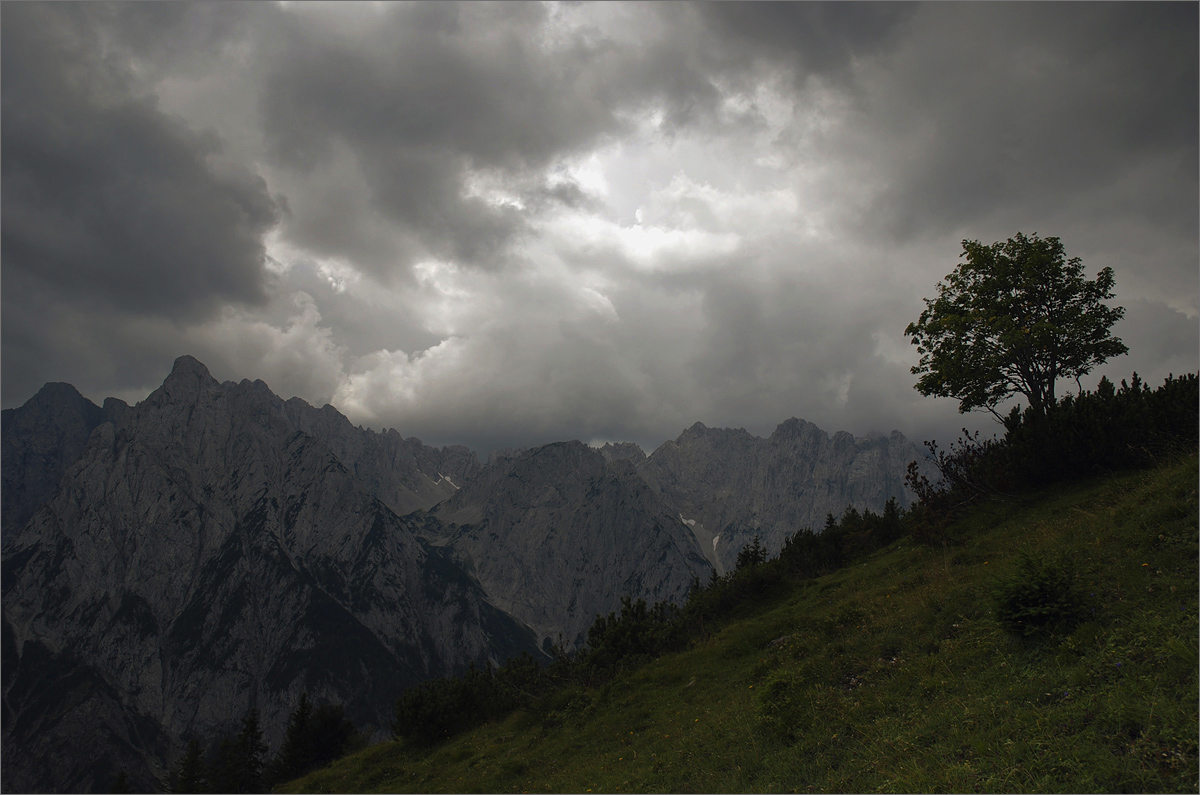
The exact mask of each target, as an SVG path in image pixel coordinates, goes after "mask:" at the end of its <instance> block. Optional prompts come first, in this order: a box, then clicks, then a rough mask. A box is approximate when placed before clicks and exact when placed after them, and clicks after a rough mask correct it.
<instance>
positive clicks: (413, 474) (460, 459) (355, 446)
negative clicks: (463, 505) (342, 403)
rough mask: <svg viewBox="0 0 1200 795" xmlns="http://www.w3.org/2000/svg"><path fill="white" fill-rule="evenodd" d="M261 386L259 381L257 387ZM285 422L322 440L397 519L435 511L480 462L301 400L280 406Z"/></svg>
mask: <svg viewBox="0 0 1200 795" xmlns="http://www.w3.org/2000/svg"><path fill="white" fill-rule="evenodd" d="M257 383H261V382H257ZM284 411H285V413H286V414H287V416H288V419H289V420H290V421H291V422H292V423H293V424H294V425H295V426H296V427H297V428H299V429H300V430H303V431H304V432H305V433H308V434H310V435H312V436H314V437H316V438H317V439H320V440H321V441H322V442H324V443H325V445H326V446H327V447H329V449H330V451H331V452H332V453H333V454H334V455H335V456H337V458H338V460H339V461H341V462H342V463H343V464H344V465H345V466H346V467H347V468H349V469H350V471H351V472H353V473H354V476H355V477H356V478H358V480H359V482H360V483H361V484H362V485H363V486H364V487H365V488H367V489H368V490H369V491H370V492H371V493H372V494H374V495H375V496H377V497H378V498H379V499H380V500H382V501H383V503H384V504H385V505H387V506H388V507H389V508H391V509H392V510H393V511H394V512H396V513H397V514H399V515H401V516H403V515H404V514H407V513H412V512H413V511H416V510H424V509H428V508H431V507H433V506H434V505H436V504H437V503H439V502H441V501H442V500H444V499H446V498H447V497H449V496H450V495H451V494H453V493H454V492H455V491H456V490H457V488H458V485H459V484H461V483H462V482H463V481H465V480H466V479H467V478H469V477H471V476H473V475H474V474H476V473H477V472H478V471H479V469H480V464H479V458H478V457H477V456H476V455H475V453H474V452H472V451H471V450H470V448H467V447H464V446H462V445H454V446H451V447H443V448H441V449H440V450H439V449H437V448H434V447H430V446H428V445H426V444H423V443H422V442H421V440H420V439H417V438H415V437H410V438H408V439H405V438H403V437H401V436H400V434H399V433H397V432H396V430H395V429H392V428H389V429H387V430H386V431H384V432H383V433H376V432H375V431H372V430H369V429H366V428H363V427H361V426H359V427H355V426H353V425H351V424H350V421H349V420H348V419H346V418H345V417H344V416H343V415H342V414H341V413H340V412H339V411H338V410H337V409H335V408H334V407H333V406H329V405H326V406H324V407H323V408H321V409H315V408H313V407H312V406H310V405H308V404H307V403H305V402H304V401H303V400H300V399H299V398H292V399H291V400H289V401H287V403H286V404H284Z"/></svg>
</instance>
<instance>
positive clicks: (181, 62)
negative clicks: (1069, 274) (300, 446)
mask: <svg viewBox="0 0 1200 795" xmlns="http://www.w3.org/2000/svg"><path fill="white" fill-rule="evenodd" d="M0 17H2V19H0V37H2V42H0V45H2V46H0V58H2V64H0V67H2V70H0V76H2V77H0V80H2V85H0V101H2V105H3V107H2V115H0V125H2V129H0V155H2V164H0V190H2V207H0V218H2V251H0V258H2V263H0V276H2V289H0V299H2V314H0V318H2V336H0V342H2V352H0V364H2V380H0V386H2V397H3V405H4V406H5V407H11V406H16V405H20V404H21V403H23V402H24V401H25V400H27V399H28V398H29V397H30V396H31V395H33V393H34V392H36V391H37V389H38V388H39V387H40V386H41V385H42V384H43V383H44V382H46V381H68V382H70V383H73V384H75V385H76V386H77V387H78V388H79V389H80V390H81V391H82V392H83V393H84V394H85V395H87V396H88V397H90V398H91V399H93V400H95V401H97V402H98V401H100V400H102V399H103V398H104V397H106V396H109V395H115V396H118V397H121V398H124V399H126V400H128V401H130V402H131V403H132V402H136V401H137V400H140V399H142V398H144V397H145V396H146V395H147V394H148V393H149V392H150V391H151V390H152V389H153V388H155V387H156V386H157V385H158V384H159V383H161V381H162V379H163V378H164V377H165V376H166V374H167V373H168V372H169V370H170V366H171V362H172V361H173V360H174V359H175V357H177V356H179V355H181V354H185V353H187V354H191V355H193V356H195V357H197V358H198V359H200V360H201V361H202V362H204V363H206V364H207V365H208V367H209V369H210V370H211V371H212V373H213V375H214V376H216V377H217V378H218V379H221V380H225V379H233V380H240V379H242V378H250V379H255V378H261V379H263V380H264V381H266V382H267V383H268V384H269V385H270V386H271V388H272V389H273V390H274V391H275V392H276V393H278V394H280V395H282V396H283V397H290V396H293V395H297V396H300V397H302V398H304V399H305V400H307V401H309V402H310V403H313V404H314V405H317V406H320V405H322V404H324V403H327V402H328V403H332V404H333V405H334V406H336V407H337V408H338V409H340V410H341V411H342V412H343V413H345V414H346V415H347V416H349V417H350V419H351V420H352V421H354V422H355V423H360V424H364V425H367V426H369V427H373V428H378V429H382V428H384V427H394V428H396V429H397V430H399V431H400V433H402V434H403V435H404V436H419V437H420V438H421V439H423V440H424V441H426V442H427V443H433V444H448V443H456V442H457V443H465V444H469V445H471V446H473V447H475V448H476V449H477V450H479V451H481V452H483V453H486V452H487V451H488V450H490V449H494V448H498V447H506V446H518V447H524V446H530V445H536V444H543V443H546V442H551V441H557V440H563V439H576V438H577V439H582V440H583V441H587V442H593V443H598V442H603V441H605V440H630V441H636V442H639V443H640V444H642V445H643V447H645V448H647V450H649V449H652V448H654V447H655V446H657V445H658V444H660V443H661V442H662V441H664V440H666V439H668V438H674V437H675V436H676V435H678V433H679V432H680V431H681V430H682V429H683V428H685V427H687V426H689V425H691V424H692V423H693V422H695V421H697V420H699V421H702V422H704V423H705V424H707V425H710V426H730V427H744V428H746V429H748V430H749V431H751V432H752V433H756V434H759V435H766V434H768V433H770V431H771V430H772V429H773V428H774V427H775V426H776V425H777V424H778V423H779V422H781V421H782V420H784V419H786V418H788V417H791V416H798V417H801V418H804V419H807V420H810V421H812V422H815V423H817V424H818V425H820V426H821V427H823V428H825V429H826V430H829V431H831V432H832V431H835V430H848V431H850V432H852V433H854V434H857V435H866V434H869V433H876V432H883V433H887V432H889V431H891V430H893V429H898V430H900V431H902V432H903V433H905V434H906V435H908V436H909V437H911V438H913V439H914V440H921V439H926V438H933V437H937V438H942V439H948V438H952V436H953V434H954V432H955V431H956V430H957V429H958V428H959V427H961V426H962V425H964V424H966V425H967V426H968V427H971V428H983V429H985V430H986V431H987V432H988V433H991V432H992V431H994V430H996V426H995V423H994V421H993V420H992V419H991V418H990V416H989V415H987V414H986V413H977V414H972V415H967V416H962V415H959V414H958V413H957V403H956V401H953V400H950V399H938V400H935V399H933V398H925V397H922V396H921V395H919V394H918V393H917V392H916V391H915V390H914V389H913V388H912V387H913V383H914V382H915V376H913V375H912V374H911V373H910V372H909V368H910V367H911V366H912V365H913V364H915V363H916V360H917V354H916V350H915V348H914V347H913V346H911V345H910V344H909V342H908V340H907V339H906V338H905V336H904V334H903V330H904V328H905V326H906V325H907V324H908V323H909V322H911V321H913V320H915V319H916V318H917V316H918V315H919V314H920V312H921V310H922V309H923V307H924V304H923V302H922V298H923V297H927V296H931V295H933V293H934V288H935V285H936V284H937V282H938V280H939V279H941V278H943V277H944V276H945V275H946V274H948V273H949V272H950V271H951V270H952V269H953V268H954V267H955V265H956V264H957V262H958V261H959V255H960V254H961V252H962V240H963V239H964V238H966V239H972V240H982V241H983V242H985V243H991V242H994V241H997V240H1005V239H1007V238H1009V237H1011V236H1013V235H1014V234H1015V233H1017V232H1018V231H1020V232H1024V233H1026V234H1035V233H1036V234H1039V235H1041V236H1042V237H1048V236H1057V237H1059V238H1061V239H1062V242H1063V244H1064V246H1065V247H1066V251H1067V254H1068V256H1078V257H1081V258H1082V259H1083V262H1084V266H1085V269H1086V271H1087V273H1088V275H1089V277H1094V276H1095V274H1096V273H1097V272H1098V270H1099V269H1100V268H1102V267H1106V266H1108V267H1112V268H1113V270H1114V271H1115V274H1116V299H1115V301H1114V303H1119V304H1120V305H1122V306H1124V307H1125V308H1126V316H1125V318H1124V319H1123V320H1122V321H1121V322H1120V323H1119V324H1118V325H1117V326H1116V328H1115V329H1114V331H1115V333H1116V334H1117V335H1118V336H1120V337H1121V338H1122V339H1123V340H1124V341H1125V342H1126V344H1127V345H1128V346H1129V348H1130V353H1129V355H1127V356H1124V357H1120V358H1118V359H1114V360H1112V361H1111V362H1109V363H1108V364H1107V365H1106V366H1104V367H1103V368H1102V369H1100V370H1097V371H1096V372H1095V373H1093V374H1092V376H1090V377H1089V378H1088V379H1087V380H1086V381H1085V383H1084V386H1085V387H1092V386H1094V384H1095V381H1096V380H1098V378H1099V376H1100V375H1101V374H1102V373H1103V374H1108V375H1109V376H1110V377H1111V378H1114V380H1119V379H1120V378H1122V377H1125V378H1127V377H1129V375H1130V374H1131V373H1132V372H1133V371H1134V370H1136V371H1138V373H1139V374H1141V375H1142V376H1143V377H1144V378H1145V379H1147V380H1148V381H1149V382H1150V383H1151V384H1157V383H1161V380H1162V379H1163V378H1165V377H1166V375H1167V374H1168V373H1170V372H1174V373H1181V372H1191V371H1195V370H1196V369H1197V360H1198V356H1200V351H1198V348H1200V344H1198V339H1200V326H1198V322H1197V311H1198V302H1200V289H1198V272H1200V252H1198V237H1200V228H1198V220H1197V219H1198V218H1200V201H1198V196H1200V188H1198V184H1197V182H1198V174H1200V163H1198V151H1200V143H1198V142H1200V130H1198V122H1197V119H1198V117H1200V111H1198V106H1197V105H1198V103H1197V97H1198V96H1200V83H1198V62H1200V54H1198V47H1197V42H1198V19H1197V5H1196V4H1195V3H1167V4H1156V3H1094V4H1093V3H1063V4H1050V3H1001V4H983V3H964V4H955V3H935V4H927V5H926V4H917V5H909V4H902V3H884V4H878V5H875V4H858V3H830V4H824V3H766V4H757V3H725V4H688V3H683V4H678V3H665V2H664V3H648V4H640V3H594V4H593V3H498V4H458V3H449V2H439V3H410V4H398V3H396V4H393V3H363V4H351V3H337V4H334V5H323V4H313V3H122V4H105V3H86V4H74V3H57V2H56V3H5V4H4V5H3V7H2V9H0Z"/></svg>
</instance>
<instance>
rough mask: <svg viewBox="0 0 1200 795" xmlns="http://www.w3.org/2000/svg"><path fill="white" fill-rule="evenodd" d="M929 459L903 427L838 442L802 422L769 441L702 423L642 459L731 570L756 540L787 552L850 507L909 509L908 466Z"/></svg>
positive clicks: (783, 427)
mask: <svg viewBox="0 0 1200 795" xmlns="http://www.w3.org/2000/svg"><path fill="white" fill-rule="evenodd" d="M926 460H927V459H926V456H925V454H924V453H922V452H921V451H920V450H919V449H918V448H917V446H916V445H914V444H913V443H912V442H910V441H908V440H907V439H905V438H904V436H903V435H902V434H900V433H899V432H896V431H893V432H892V434H891V435H890V436H886V437H873V438H871V437H868V438H855V437H853V436H851V435H850V434H848V433H845V432H839V433H836V434H834V435H833V436H832V437H830V436H829V434H827V433H826V432H825V431H823V430H821V429H820V428H818V427H817V426H816V425H813V424H812V423H811V422H805V421H804V420H798V419H795V418H793V419H790V420H787V421H786V422H783V423H781V424H780V425H779V427H778V428H776V429H775V431H774V433H772V434H771V435H770V437H768V438H766V439H763V438H761V437H757V436H752V435H751V434H749V433H747V432H746V431H745V430H744V429H741V428H738V429H732V428H708V427H705V426H704V425H703V424H702V423H699V422H697V423H696V424H695V425H693V426H692V427H690V428H688V429H687V430H685V431H684V432H683V433H681V434H680V435H679V437H678V438H677V439H675V440H674V441H668V442H665V443H664V444H662V445H661V446H660V447H659V448H658V449H657V450H655V451H654V452H653V453H651V455H650V456H649V457H648V458H647V459H645V460H644V461H642V462H640V463H639V464H638V472H639V474H641V475H642V477H643V478H645V479H646V481H647V482H648V483H649V484H650V485H651V486H652V487H653V488H654V489H655V490H656V491H658V492H659V494H660V495H661V496H662V498H663V500H664V501H665V502H666V503H668V504H669V505H672V506H674V507H675V509H676V510H678V511H679V512H680V513H681V514H682V518H683V519H684V521H686V522H688V523H689V524H691V526H692V529H693V531H694V532H695V533H696V535H697V538H699V539H701V541H702V542H707V544H708V545H709V547H707V548H706V552H707V553H708V554H709V555H710V558H711V559H713V560H714V563H716V564H718V565H719V566H720V568H721V570H722V571H731V570H732V569H733V568H734V564H735V562H736V560H737V554H738V552H739V551H740V550H741V548H742V547H743V546H745V545H746V543H747V542H749V541H750V540H751V538H752V537H753V536H755V535H758V536H759V537H760V538H761V540H762V542H763V543H764V545H765V546H766V547H767V549H769V550H771V551H772V552H778V551H779V549H780V547H782V546H783V541H784V538H785V537H786V536H787V535H788V534H790V533H795V532H797V531H799V530H802V529H804V528H809V529H812V530H816V531H819V530H820V529H821V528H822V527H823V526H824V524H825V517H826V516H827V515H828V514H830V513H832V514H833V515H834V516H835V517H836V516H841V514H842V511H843V510H845V508H846V506H847V505H854V506H855V507H856V508H858V509H859V510H862V509H870V510H873V511H875V512H877V513H878V512H880V511H882V510H883V506H884V503H886V502H887V501H888V500H889V499H892V498H894V499H895V500H896V501H897V503H898V504H899V506H900V507H902V508H903V507H907V506H908V505H909V502H910V500H911V498H912V497H911V494H910V493H909V492H908V491H907V489H906V488H905V486H904V473H905V469H906V467H907V466H908V463H909V462H910V461H918V462H920V463H921V465H922V466H923V467H925V466H927V465H926V463H925V462H926Z"/></svg>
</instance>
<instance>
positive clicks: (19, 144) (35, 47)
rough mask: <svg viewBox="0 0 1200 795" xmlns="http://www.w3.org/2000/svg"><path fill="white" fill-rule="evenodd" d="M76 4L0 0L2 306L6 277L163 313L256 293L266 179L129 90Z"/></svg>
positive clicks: (267, 202)
mask: <svg viewBox="0 0 1200 795" xmlns="http://www.w3.org/2000/svg"><path fill="white" fill-rule="evenodd" d="M85 11H86V9H85V8H83V7H80V6H76V5H73V4H65V3H64V4H57V3H51V4H35V3H17V4H12V5H5V7H4V18H3V22H4V24H3V34H2V35H3V64H2V68H3V91H2V96H3V126H2V136H3V138H2V141H3V143H2V150H0V151H2V168H3V172H4V181H3V207H4V213H3V238H2V239H3V247H2V251H3V253H2V256H3V260H4V282H5V284H4V300H5V304H6V306H7V304H8V303H9V302H10V301H12V300H16V298H17V296H16V295H14V290H12V289H10V281H11V282H12V286H13V287H17V285H18V284H19V285H20V286H19V290H20V292H21V293H24V292H26V291H28V290H37V291H46V292H49V293H54V294H57V295H59V296H60V297H61V298H62V299H63V300H70V301H75V302H80V303H86V304H90V305H104V306H109V307H113V308H115V309H117V310H120V311H126V312H134V313H148V314H158V315H165V316H170V317H176V318H181V317H182V318H188V317H191V318H195V317H198V316H202V315H204V314H205V313H207V312H209V311H211V310H212V309H213V308H214V307H216V306H218V305H219V304H221V303H224V302H229V301H234V302H250V303H254V302H261V301H262V300H264V298H265V293H264V290H263V270H262V263H263V253H264V250H263V244H262V235H263V233H264V232H265V231H267V229H269V228H270V227H271V226H272V225H273V224H274V223H275V221H276V219H277V214H278V208H277V206H276V204H275V202H274V200H272V198H271V197H270V196H269V195H268V193H267V191H266V187H265V184H264V183H263V181H262V180H261V179H260V178H258V177H257V176H256V175H254V174H252V173H251V172H249V171H247V170H246V169H245V168H244V167H242V166H241V165H238V164H236V163H231V162H229V161H228V160H224V159H222V157H221V144H220V141H219V140H218V139H217V138H216V136H214V135H212V134H205V133H197V132H194V131H192V130H191V129H189V128H188V127H187V126H185V125H184V124H183V123H182V122H181V121H179V120H176V119H172V118H170V117H168V116H166V115H165V114H163V113H161V112H160V111H159V110H158V109H157V107H156V105H155V103H154V101H153V99H152V98H149V97H145V96H135V95H133V94H132V93H131V78H130V76H129V74H128V72H127V70H126V67H125V64H124V63H122V61H121V60H120V59H119V56H118V55H117V54H114V53H111V52H106V51H105V50H104V49H103V48H102V47H101V45H100V43H99V41H98V40H97V37H96V36H95V28H93V27H92V26H91V24H90V20H89V18H88V16H87V14H86V13H85ZM18 277H19V279H20V281H19V282H17V281H15V280H14V279H15V278H18ZM5 321H6V322H5V326H6V328H5V333H6V334H7V333H8V332H9V331H10V330H11V329H10V328H9V323H8V322H7V321H8V314H7V312H6V313H5Z"/></svg>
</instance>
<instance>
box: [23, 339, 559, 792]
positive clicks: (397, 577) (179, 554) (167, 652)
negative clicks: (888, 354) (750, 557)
mask: <svg viewBox="0 0 1200 795" xmlns="http://www.w3.org/2000/svg"><path fill="white" fill-rule="evenodd" d="M312 411H314V412H315V411H316V410H312ZM304 413H305V412H304V411H303V410H302V409H301V408H300V407H297V406H294V405H293V406H291V407H290V411H289V407H287V406H285V405H284V404H283V402H282V401H281V400H280V399H279V398H277V397H276V396H275V395H273V394H271V393H270V391H269V390H268V389H267V388H266V385H265V384H262V382H254V383H251V382H248V381H243V382H242V383H241V384H231V383H227V384H225V385H222V384H218V383H217V382H216V381H215V380H214V379H213V378H212V377H211V376H209V374H208V372H207V371H206V370H205V369H204V367H203V365H201V364H200V363H199V362H197V361H195V360H194V359H191V358H190V357H183V358H181V359H179V360H178V361H177V362H176V365H175V368H174V370H173V371H172V373H171V375H170V377H168V378H167V380H166V381H165V382H164V383H163V385H162V387H161V388H160V389H158V390H157V391H156V392H154V393H153V394H152V395H150V397H149V398H147V399H146V400H145V401H143V402H142V403H140V404H138V406H137V407H135V408H134V409H132V410H131V411H129V412H127V413H125V414H124V416H122V417H118V418H117V419H118V421H117V422H103V423H101V424H99V425H98V426H97V427H96V428H95V429H94V430H93V431H92V433H91V434H90V436H89V438H88V441H87V444H86V447H85V448H84V449H83V451H82V452H81V454H80V455H79V457H78V458H77V460H76V461H75V462H74V463H73V464H72V465H71V466H70V467H69V469H68V470H67V471H66V472H65V474H64V475H63V477H62V479H61V486H60V488H59V490H58V491H57V493H56V494H55V496H54V497H53V498H52V499H51V500H50V501H49V502H48V503H47V504H46V505H45V506H44V507H42V508H41V509H40V510H39V511H38V512H37V513H36V514H35V515H34V516H33V518H32V519H31V520H30V522H29V523H28V524H27V526H26V527H25V529H24V531H23V532H22V533H21V534H20V535H18V536H17V537H15V538H14V539H12V540H11V541H10V543H9V545H8V547H7V549H6V550H5V556H4V563H3V652H4V659H3V669H4V673H3V678H4V748H3V751H4V767H3V774H4V782H3V785H4V789H6V790H16V791H30V790H46V789H50V790H65V791H82V790H87V789H89V788H91V787H94V786H97V785H100V786H103V782H104V781H105V780H106V778H107V775H109V774H111V773H112V772H115V771H116V770H118V769H125V770H127V771H129V772H130V774H131V775H132V776H133V778H134V781H135V782H136V783H139V784H141V785H143V786H149V785H151V784H152V781H153V779H152V778H151V777H152V776H153V775H157V774H161V773H163V772H164V764H165V763H166V761H167V760H168V758H169V756H171V755H173V754H175V753H178V749H179V747H180V745H181V743H182V742H183V741H184V740H185V738H187V737H189V736H195V735H200V736H206V737H208V736H213V735H215V734H217V733H219V732H223V731H233V730H235V728H236V723H237V721H238V720H239V719H240V718H241V717H242V716H243V715H244V714H245V712H246V710H247V709H249V708H250V707H256V708H258V709H259V710H260V711H261V713H262V716H263V723H264V726H265V727H267V737H268V740H269V741H271V742H272V743H274V744H276V745H277V744H278V741H279V739H280V738H281V735H282V731H283V727H284V724H285V722H286V718H287V714H288V713H289V712H290V710H291V708H292V707H293V706H294V703H295V698H296V697H297V696H298V695H299V693H300V691H301V690H304V689H307V690H308V691H309V692H310V693H312V694H313V695H314V696H317V697H328V698H333V699H336V700H338V701H341V702H343V703H346V704H347V707H348V709H349V711H350V713H351V715H352V716H353V717H354V718H355V719H356V720H357V721H359V722H360V723H368V724H374V725H377V726H386V725H387V720H388V718H389V716H390V709H391V705H392V704H393V703H394V699H395V698H396V696H397V695H398V694H399V692H400V691H401V689H402V688H403V687H405V686H408V685H411V684H414V683H416V682H418V681H421V680H423V679H426V678H429V677H436V676H444V675H447V674H450V673H452V672H454V671H456V670H459V669H461V668H462V667H464V666H465V665H466V663H467V662H469V661H472V660H481V659H484V658H491V659H493V660H496V661H499V662H502V661H503V660H504V659H506V658H507V657H508V656H510V655H511V654H514V653H517V652H519V651H521V650H524V649H530V650H533V649H536V646H535V644H534V638H533V635H532V633H530V632H529V630H528V629H527V628H525V627H523V626H522V625H520V624H519V623H518V622H516V621H514V620H513V619H512V618H511V617H509V616H507V615H506V614H504V613H503V612H502V611H500V610H497V609H496V608H495V607H493V606H492V605H491V604H490V603H489V602H488V600H487V599H486V597H485V595H484V594H483V593H482V592H481V591H480V589H479V587H478V585H477V583H475V582H474V581H473V580H472V579H471V578H470V577H468V576H467V575H466V574H464V573H463V572H462V570H461V569H460V568H459V567H457V566H456V565H454V564H453V563H452V562H451V561H450V560H449V559H448V558H447V556H446V555H445V554H444V553H443V552H442V551H441V550H437V549H432V548H430V547H429V546H428V545H427V544H426V543H424V542H423V541H421V540H420V539H419V538H418V537H417V536H416V535H415V534H414V532H413V527H412V525H411V523H410V522H408V521H406V520H403V519H401V518H399V517H397V515H396V514H395V512H393V511H392V510H390V509H389V508H388V506H387V505H386V504H385V503H384V502H383V501H382V500H381V499H380V498H378V497H376V496H375V495H374V494H372V493H371V490H370V489H369V488H367V487H364V486H363V484H362V483H361V482H360V481H359V479H358V478H357V477H356V476H355V474H354V473H353V472H352V471H351V469H350V468H349V467H348V466H347V465H346V464H344V463H343V462H342V460H340V459H339V457H338V456H337V455H335V454H334V453H333V452H332V451H331V449H330V446H329V445H327V444H326V443H324V442H323V441H321V439H319V438H318V437H317V436H315V435H313V434H311V433H308V432H306V431H305V430H303V428H301V427H298V425H299V424H300V423H298V422H296V421H294V420H293V417H294V416H295V415H296V414H304ZM351 437H352V435H351ZM397 447H398V448H400V447H401V446H400V445H398V446H397ZM343 454H346V453H345V452H343ZM347 458H348V459H349V460H351V461H353V460H354V459H353V456H352V455H348V454H347ZM381 479H382V477H381ZM398 480H399V478H396V479H393V481H392V482H395V481H398ZM414 493H416V492H414Z"/></svg>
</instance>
